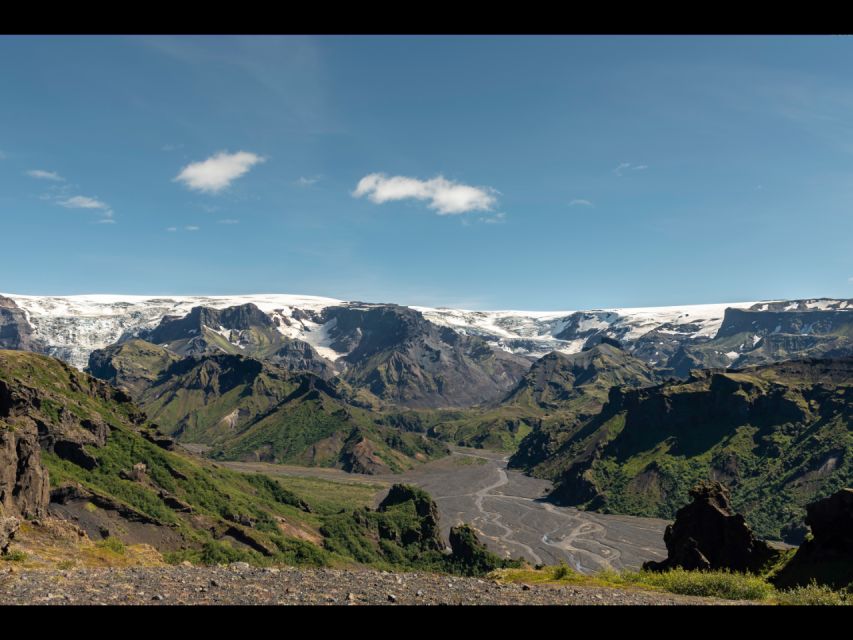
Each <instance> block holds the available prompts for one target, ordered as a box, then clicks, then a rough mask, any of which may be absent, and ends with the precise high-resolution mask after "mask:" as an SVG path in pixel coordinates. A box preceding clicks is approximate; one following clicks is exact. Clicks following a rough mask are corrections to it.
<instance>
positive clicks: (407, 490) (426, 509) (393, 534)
mask: <svg viewBox="0 0 853 640" xmlns="http://www.w3.org/2000/svg"><path fill="white" fill-rule="evenodd" d="M410 501H411V502H412V503H413V504H414V508H415V513H416V514H417V516H418V522H417V524H416V525H415V524H412V525H411V526H405V527H402V528H401V529H400V530H399V531H398V530H396V529H394V530H392V529H391V528H390V527H389V528H386V529H382V528H380V532H379V533H380V536H381V537H383V538H386V539H393V540H396V541H397V542H400V543H402V544H403V545H417V546H419V547H420V548H421V549H424V550H429V549H433V550H437V551H440V550H442V549H444V542H442V540H441V532H440V530H439V526H438V505H436V503H435V501H434V500H433V499H432V498H431V497H430V496H429V494H428V493H426V492H425V491H424V490H422V489H419V488H418V487H415V486H412V485H407V484H395V485H394V486H392V487H391V489H390V491H389V492H388V495H387V496H385V499H384V500H383V501H382V502H381V503H380V504H379V509H378V510H379V512H382V513H384V512H387V511H388V510H389V509H392V508H394V507H396V506H397V505H401V504H403V503H405V502H410Z"/></svg>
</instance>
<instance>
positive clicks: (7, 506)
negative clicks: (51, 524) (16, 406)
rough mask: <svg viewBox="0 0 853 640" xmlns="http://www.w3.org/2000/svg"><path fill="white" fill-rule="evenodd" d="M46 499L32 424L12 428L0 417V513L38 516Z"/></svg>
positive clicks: (45, 481) (44, 477)
mask: <svg viewBox="0 0 853 640" xmlns="http://www.w3.org/2000/svg"><path fill="white" fill-rule="evenodd" d="M1 391H2V382H0V392H1ZM49 501H50V489H49V482H48V474H47V470H45V469H44V467H43V466H42V464H41V450H40V448H39V444H38V438H37V433H36V430H35V428H34V426H33V427H22V428H15V429H13V428H11V427H9V426H8V425H5V424H4V423H3V419H2V418H0V517H19V516H20V517H26V518H40V517H42V516H44V514H45V513H46V510H47V505H48V502H49Z"/></svg>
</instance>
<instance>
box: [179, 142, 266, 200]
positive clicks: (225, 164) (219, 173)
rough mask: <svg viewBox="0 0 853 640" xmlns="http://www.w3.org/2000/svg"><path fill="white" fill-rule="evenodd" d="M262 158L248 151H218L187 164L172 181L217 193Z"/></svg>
mask: <svg viewBox="0 0 853 640" xmlns="http://www.w3.org/2000/svg"><path fill="white" fill-rule="evenodd" d="M264 160H265V158H262V157H261V156H259V155H257V154H254V153H250V152H248V151H238V152H237V153H227V152H225V151H220V152H219V153H217V154H216V155H213V156H210V157H209V158H208V159H207V160H202V161H201V162H193V163H190V164H188V165H187V166H185V167H184V168H183V169H181V172H180V173H179V174H178V175H177V176H175V178H174V179H173V181H174V182H183V183H184V185H185V186H187V187H188V188H190V189H194V190H196V191H201V192H204V193H219V192H220V191H222V190H223V189H225V188H226V187H228V186H229V185H230V184H231V183H232V182H233V181H234V180H236V179H237V178H239V177H240V176H242V175H245V174H246V173H248V171H249V169H251V168H252V167H253V166H255V165H256V164H259V163H261V162H264Z"/></svg>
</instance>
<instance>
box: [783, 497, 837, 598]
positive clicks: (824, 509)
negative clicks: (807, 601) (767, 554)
mask: <svg viewBox="0 0 853 640" xmlns="http://www.w3.org/2000/svg"><path fill="white" fill-rule="evenodd" d="M806 513H807V516H806V524H807V525H808V526H809V527H810V528H811V537H807V538H806V540H805V542H803V544H802V545H800V547H799V549H797V553H796V554H795V555H794V557H793V558H792V559H791V560H790V562H788V563H787V564H786V566H785V568H784V569H782V571H780V572H779V574H778V575H777V576H776V578H775V580H774V582H775V583H776V584H777V586H780V587H790V586H794V585H803V584H808V583H809V582H811V581H812V580H815V581H816V582H819V583H821V584H828V585H830V586H833V587H835V588H843V587H846V586H847V585H849V584H851V582H853V489H841V490H840V491H837V492H836V493H834V494H832V495H831V496H829V497H827V498H824V499H822V500H818V501H816V502H812V503H811V504H809V505H808V506H807V507H806Z"/></svg>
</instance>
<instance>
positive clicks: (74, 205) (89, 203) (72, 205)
mask: <svg viewBox="0 0 853 640" xmlns="http://www.w3.org/2000/svg"><path fill="white" fill-rule="evenodd" d="M59 204H61V205H62V206H63V207H66V208H68V209H102V210H104V211H109V210H110V207H109V205H108V204H107V203H106V202H101V201H100V200H98V199H97V198H89V197H88V196H74V197H72V198H68V199H67V200H60V201H59Z"/></svg>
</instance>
